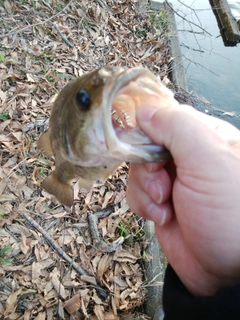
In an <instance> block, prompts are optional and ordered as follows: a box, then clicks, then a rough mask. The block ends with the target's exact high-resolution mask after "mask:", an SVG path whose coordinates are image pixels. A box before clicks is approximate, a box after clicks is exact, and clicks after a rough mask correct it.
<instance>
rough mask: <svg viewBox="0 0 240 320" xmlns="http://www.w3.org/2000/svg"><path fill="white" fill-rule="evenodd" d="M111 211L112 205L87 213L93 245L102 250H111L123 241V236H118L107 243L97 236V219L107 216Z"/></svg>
mask: <svg viewBox="0 0 240 320" xmlns="http://www.w3.org/2000/svg"><path fill="white" fill-rule="evenodd" d="M111 212H112V207H110V208H108V209H105V210H102V211H99V212H94V213H89V214H88V222H89V229H90V231H91V236H92V240H93V246H94V247H95V248H97V249H98V250H100V251H103V252H113V251H116V250H117V248H118V247H119V246H120V245H121V244H122V243H123V242H124V238H123V237H119V238H118V239H117V240H115V241H113V242H112V243H111V244H107V243H105V242H104V241H103V239H102V238H101V237H100V236H99V232H98V228H97V222H98V219H101V218H105V217H107V216H108V215H109V214H110V213H111Z"/></svg>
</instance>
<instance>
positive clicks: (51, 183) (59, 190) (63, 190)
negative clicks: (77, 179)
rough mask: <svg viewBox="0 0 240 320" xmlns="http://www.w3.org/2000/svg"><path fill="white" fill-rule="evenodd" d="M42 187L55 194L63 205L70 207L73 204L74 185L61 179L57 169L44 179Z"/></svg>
mask: <svg viewBox="0 0 240 320" xmlns="http://www.w3.org/2000/svg"><path fill="white" fill-rule="evenodd" d="M42 187H43V188H44V189H45V190H46V191H47V192H49V193H50V194H53V195H54V196H55V197H56V198H57V199H58V200H59V201H60V202H61V203H62V204H63V205H66V206H69V207H70V206H71V205H72V204H73V200H74V193H73V188H72V186H71V185H70V183H68V182H63V181H61V180H59V179H58V177H57V176H56V174H55V171H53V172H52V173H51V174H50V175H49V176H48V177H47V178H46V179H45V180H43V182H42Z"/></svg>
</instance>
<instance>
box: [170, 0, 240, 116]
mask: <svg viewBox="0 0 240 320" xmlns="http://www.w3.org/2000/svg"><path fill="white" fill-rule="evenodd" d="M228 3H229V5H230V7H231V10H232V12H233V14H234V16H235V17H236V18H237V19H240V1H234V0H231V1H228ZM171 4H172V5H173V7H174V10H176V11H177V13H178V14H179V15H181V16H182V17H184V19H186V20H188V21H193V22H194V23H195V24H197V25H200V26H201V28H198V27H196V26H194V25H192V24H191V23H189V22H188V21H186V20H184V19H183V18H182V17H179V16H178V15H177V14H175V17H176V21H177V29H178V32H179V40H180V44H181V50H182V54H183V59H184V66H185V69H186V77H187V82H188V89H189V91H191V90H192V91H194V92H195V93H196V94H198V95H199V96H203V97H204V98H206V99H207V100H208V101H210V102H211V103H212V104H213V105H214V106H215V107H217V108H220V109H223V110H226V111H238V112H240V44H238V46H236V47H225V46H224V44H223V40H222V38H221V36H220V31H219V28H218V25H217V21H216V18H215V15H214V14H213V12H212V9H211V6H210V4H209V1H208V0H195V1H193V0H192V1H189V0H181V1H178V0H171ZM208 33H209V34H208Z"/></svg>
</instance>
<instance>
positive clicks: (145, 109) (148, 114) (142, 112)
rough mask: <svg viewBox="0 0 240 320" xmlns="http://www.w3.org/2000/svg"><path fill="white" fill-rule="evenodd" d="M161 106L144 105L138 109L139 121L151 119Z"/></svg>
mask: <svg viewBox="0 0 240 320" xmlns="http://www.w3.org/2000/svg"><path fill="white" fill-rule="evenodd" d="M158 109H159V108H158V107H155V106H142V107H139V108H138V109H137V110H136V117H137V119H138V120H139V121H143V122H146V121H150V120H151V118H152V117H153V115H154V114H155V113H156V112H157V110H158Z"/></svg>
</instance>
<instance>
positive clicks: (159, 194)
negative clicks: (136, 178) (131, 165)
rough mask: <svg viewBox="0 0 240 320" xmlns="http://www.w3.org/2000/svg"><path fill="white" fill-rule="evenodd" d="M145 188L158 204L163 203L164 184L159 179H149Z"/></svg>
mask: <svg viewBox="0 0 240 320" xmlns="http://www.w3.org/2000/svg"><path fill="white" fill-rule="evenodd" d="M145 190H146V191H147V193H148V194H149V196H150V197H151V198H152V199H153V200H154V201H155V202H156V203H157V204H160V203H162V200H163V190H162V185H161V184H160V183H159V182H158V181H156V180H147V181H146V184H145Z"/></svg>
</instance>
